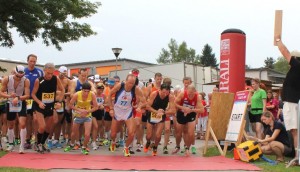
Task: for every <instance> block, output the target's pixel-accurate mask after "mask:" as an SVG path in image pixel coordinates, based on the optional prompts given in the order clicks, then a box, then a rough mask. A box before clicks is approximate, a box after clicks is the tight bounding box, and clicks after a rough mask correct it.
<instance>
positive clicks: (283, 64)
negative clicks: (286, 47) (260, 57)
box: [274, 57, 290, 74]
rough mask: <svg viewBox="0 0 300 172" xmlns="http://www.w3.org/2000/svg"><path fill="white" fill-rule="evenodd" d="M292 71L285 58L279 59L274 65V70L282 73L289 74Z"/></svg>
mask: <svg viewBox="0 0 300 172" xmlns="http://www.w3.org/2000/svg"><path fill="white" fill-rule="evenodd" d="M289 69H290V66H289V63H288V61H287V60H286V59H285V58H284V57H278V58H277V61H276V62H275V63H274V70H276V71H278V72H282V73H285V74H286V73H287V72H288V71H289Z"/></svg>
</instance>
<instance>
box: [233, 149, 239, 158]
mask: <svg viewBox="0 0 300 172" xmlns="http://www.w3.org/2000/svg"><path fill="white" fill-rule="evenodd" d="M233 159H235V160H240V156H239V154H238V150H237V149H236V148H234V149H233Z"/></svg>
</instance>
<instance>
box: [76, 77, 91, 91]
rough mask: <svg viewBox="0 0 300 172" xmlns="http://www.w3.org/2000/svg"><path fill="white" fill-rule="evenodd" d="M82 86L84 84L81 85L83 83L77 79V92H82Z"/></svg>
mask: <svg viewBox="0 0 300 172" xmlns="http://www.w3.org/2000/svg"><path fill="white" fill-rule="evenodd" d="M85 82H88V81H85ZM85 82H84V83H85ZM82 84H83V83H81V82H80V81H79V79H77V81H76V87H75V92H77V91H81V90H82Z"/></svg>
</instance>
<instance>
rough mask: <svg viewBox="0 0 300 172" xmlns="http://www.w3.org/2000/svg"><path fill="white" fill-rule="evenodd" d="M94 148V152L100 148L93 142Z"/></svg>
mask: <svg viewBox="0 0 300 172" xmlns="http://www.w3.org/2000/svg"><path fill="white" fill-rule="evenodd" d="M92 147H93V150H97V149H98V146H97V144H96V142H92Z"/></svg>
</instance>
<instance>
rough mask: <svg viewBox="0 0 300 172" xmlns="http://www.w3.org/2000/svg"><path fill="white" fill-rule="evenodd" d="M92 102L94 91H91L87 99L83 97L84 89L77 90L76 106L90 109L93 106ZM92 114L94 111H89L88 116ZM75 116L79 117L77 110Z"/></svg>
mask: <svg viewBox="0 0 300 172" xmlns="http://www.w3.org/2000/svg"><path fill="white" fill-rule="evenodd" d="M91 103H92V92H91V91H90V92H89V94H88V96H87V99H86V100H83V99H82V91H78V92H77V102H76V105H75V107H77V108H79V109H85V110H90V109H91V107H92V106H91ZM91 115H92V113H89V114H88V115H87V116H86V117H90V116H91ZM74 116H76V117H78V116H79V114H78V113H76V111H74Z"/></svg>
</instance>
